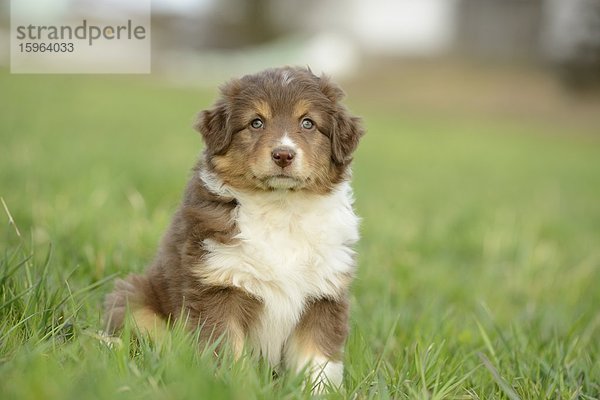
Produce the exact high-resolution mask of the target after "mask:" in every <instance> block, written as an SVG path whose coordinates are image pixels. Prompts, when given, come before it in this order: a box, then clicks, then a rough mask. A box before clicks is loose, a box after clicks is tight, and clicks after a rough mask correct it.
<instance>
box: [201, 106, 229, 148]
mask: <svg viewBox="0 0 600 400" xmlns="http://www.w3.org/2000/svg"><path fill="white" fill-rule="evenodd" d="M228 119H229V115H228V112H227V105H226V104H225V102H224V101H219V102H218V103H217V104H216V105H215V106H214V107H213V108H211V109H210V110H204V111H201V112H200V114H198V119H197V120H196V122H195V123H194V128H195V129H196V130H197V131H198V132H200V133H201V134H202V138H203V139H204V143H205V144H206V149H207V150H208V152H209V153H211V154H221V153H223V152H224V151H225V150H226V149H227V147H229V144H230V143H231V129H230V128H229V126H228V125H229V124H228V121H227V120H228Z"/></svg>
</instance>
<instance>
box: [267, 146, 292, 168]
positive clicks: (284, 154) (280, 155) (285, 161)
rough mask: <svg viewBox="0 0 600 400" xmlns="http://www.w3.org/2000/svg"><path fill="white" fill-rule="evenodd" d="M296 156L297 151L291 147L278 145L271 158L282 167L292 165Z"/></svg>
mask: <svg viewBox="0 0 600 400" xmlns="http://www.w3.org/2000/svg"><path fill="white" fill-rule="evenodd" d="M295 156H296V152H295V151H294V150H292V149H291V148H289V147H277V148H276V149H275V150H273V151H272V152H271V158H272V159H273V161H274V162H275V164H277V165H279V166H280V167H281V168H285V167H287V166H288V165H290V164H291V163H292V161H293V160H294V157H295Z"/></svg>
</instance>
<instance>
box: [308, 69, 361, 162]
mask: <svg viewBox="0 0 600 400" xmlns="http://www.w3.org/2000/svg"><path fill="white" fill-rule="evenodd" d="M309 72H310V71H309ZM318 80H319V89H320V90H321V93H323V94H324V95H325V97H327V98H328V99H329V101H331V102H332V103H333V114H332V115H333V123H332V126H331V157H332V158H333V161H334V162H335V163H336V164H338V165H345V164H348V163H350V161H352V153H353V152H354V150H356V146H358V142H359V140H360V138H361V137H362V135H364V134H365V130H364V129H363V127H362V121H361V119H360V118H358V117H353V116H351V115H350V114H349V113H348V110H346V107H344V106H343V105H341V104H340V100H342V98H343V97H344V95H345V94H344V91H343V90H342V89H341V88H340V87H339V86H338V85H336V84H335V83H333V82H331V80H330V79H329V77H327V76H326V75H321V76H320V77H319V78H318Z"/></svg>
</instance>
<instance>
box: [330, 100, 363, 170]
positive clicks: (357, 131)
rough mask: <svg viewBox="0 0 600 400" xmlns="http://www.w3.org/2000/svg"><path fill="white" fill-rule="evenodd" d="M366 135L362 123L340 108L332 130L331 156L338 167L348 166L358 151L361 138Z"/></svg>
mask: <svg viewBox="0 0 600 400" xmlns="http://www.w3.org/2000/svg"><path fill="white" fill-rule="evenodd" d="M364 134H365V130H364V129H363V127H362V121H361V119H360V118H358V117H353V116H350V115H349V114H348V111H346V109H345V108H343V107H341V106H338V110H337V112H336V115H335V116H334V119H333V126H332V129H331V156H332V158H333V161H334V162H335V163H336V164H338V165H346V164H349V163H350V162H351V161H352V153H353V152H354V150H356V147H357V146H358V142H359V140H360V138H361V137H362V136H363V135H364Z"/></svg>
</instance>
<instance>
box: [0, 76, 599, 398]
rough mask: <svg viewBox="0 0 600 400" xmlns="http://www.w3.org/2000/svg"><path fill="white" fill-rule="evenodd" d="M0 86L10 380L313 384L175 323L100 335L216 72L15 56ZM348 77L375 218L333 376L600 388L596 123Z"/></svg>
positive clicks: (3, 312) (97, 388)
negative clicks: (203, 81)
mask: <svg viewBox="0 0 600 400" xmlns="http://www.w3.org/2000/svg"><path fill="white" fill-rule="evenodd" d="M0 93H1V94H0V196H2V198H3V201H4V202H5V204H6V210H4V208H5V207H4V205H1V204H0V208H2V209H0V221H1V222H2V224H1V225H0V227H1V228H0V229H1V230H0V393H1V395H0V397H2V398H5V399H42V398H43V399H82V398H98V399H115V398H132V399H142V398H144V399H148V398H160V399H181V398H205V399H218V398H238V399H283V398H286V399H292V398H307V397H310V396H309V394H308V393H307V392H306V391H303V390H302V382H301V379H300V378H299V377H295V376H291V375H283V376H280V377H279V378H277V379H274V378H273V377H272V375H271V372H270V370H269V369H268V368H267V367H266V366H265V365H263V364H258V363H256V362H254V361H252V360H251V359H250V358H243V359H241V360H240V361H238V362H235V363H233V362H231V361H230V360H227V359H225V360H223V361H221V362H220V363H216V362H214V360H213V358H212V357H211V356H210V354H209V353H210V351H209V350H207V351H205V352H204V353H201V352H198V351H195V347H194V344H193V340H191V339H190V338H188V337H186V336H185V335H183V334H182V333H181V332H180V331H176V332H175V333H174V334H173V335H172V337H170V338H168V339H167V340H165V341H164V342H163V343H160V344H153V343H148V342H147V341H145V340H132V339H131V338H129V337H128V336H125V337H123V338H121V340H120V341H114V342H108V341H107V340H105V339H103V338H102V337H101V336H99V335H98V330H99V329H100V327H101V326H100V319H101V301H102V297H103V296H104V294H106V292H108V291H109V290H110V288H111V281H112V280H113V279H114V277H115V276H120V275H125V274H127V273H128V272H130V271H140V270H142V269H143V268H144V266H145V264H146V263H147V262H148V261H149V260H150V259H151V257H152V256H153V253H154V251H155V249H156V243H157V241H158V240H159V238H160V236H161V233H162V232H163V230H164V229H165V227H166V225H167V224H168V222H169V218H170V215H171V213H172V212H173V210H174V209H175V208H176V206H177V203H178V201H179V197H180V194H181V191H182V189H183V186H184V184H185V181H186V180H187V177H188V176H189V172H188V171H189V168H190V167H191V166H192V164H193V163H194V161H195V159H196V157H197V154H198V152H199V150H200V148H201V144H200V138H199V135H198V134H196V133H195V132H194V131H192V130H191V129H190V126H191V122H192V119H193V116H194V114H195V113H196V111H198V110H199V109H201V108H203V107H206V106H207V105H208V104H209V102H211V101H212V97H213V96H214V93H212V92H207V91H199V90H191V89H175V88H169V87H166V86H161V85H159V84H157V83H155V82H152V81H146V80H144V79H136V80H127V79H124V78H119V77H116V78H105V77H95V78H90V77H81V76H80V77H78V76H9V75H8V74H7V73H6V72H0ZM350 95H351V99H350V100H352V101H351V105H352V108H353V110H355V111H356V112H358V113H361V114H363V115H364V116H365V120H366V124H367V127H368V136H366V137H365V139H364V141H363V143H362V144H361V147H360V150H359V151H358V153H357V155H356V162H355V165H354V186H355V189H356V197H357V201H356V208H357V210H358V212H359V214H360V215H361V216H362V217H363V223H362V239H361V242H360V245H359V272H358V279H357V280H356V283H355V285H354V290H353V298H352V303H353V308H352V319H351V327H352V330H351V336H350V338H349V341H348V344H347V349H346V373H345V379H344V382H345V388H344V389H343V390H342V391H341V392H339V393H333V394H331V395H330V397H331V398H357V399H366V398H382V399H386V398H400V399H402V398H420V399H442V398H450V399H495V398H501V399H511V400H514V399H519V398H521V399H546V398H549V399H550V398H551V399H578V398H579V399H597V398H600V137H598V136H597V135H596V136H594V135H593V132H592V131H593V129H592V127H588V128H585V127H581V128H573V127H570V126H569V124H568V123H565V124H555V123H552V122H551V121H548V120H544V119H542V118H530V119H525V118H523V119H517V118H513V119H511V118H494V117H492V116H488V117H485V118H483V117H480V118H477V116H476V115H469V114H463V115H461V116H456V115H455V116H450V115H451V113H447V114H446V116H445V117H444V116H437V117H436V116H435V115H434V116H431V115H428V114H427V113H426V112H421V113H408V112H403V111H402V110H401V109H399V110H397V111H395V112H394V111H391V110H390V111H389V112H385V113H383V112H377V111H375V107H374V105H373V104H370V102H369V101H366V100H365V99H361V98H360V97H359V93H354V94H353V93H350ZM473 114H475V113H473ZM596 128H597V126H596ZM596 133H598V132H596ZM9 214H10V215H12V217H13V218H14V221H15V223H16V225H13V224H9V216H8V215H9ZM207 354H208V355H207Z"/></svg>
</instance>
